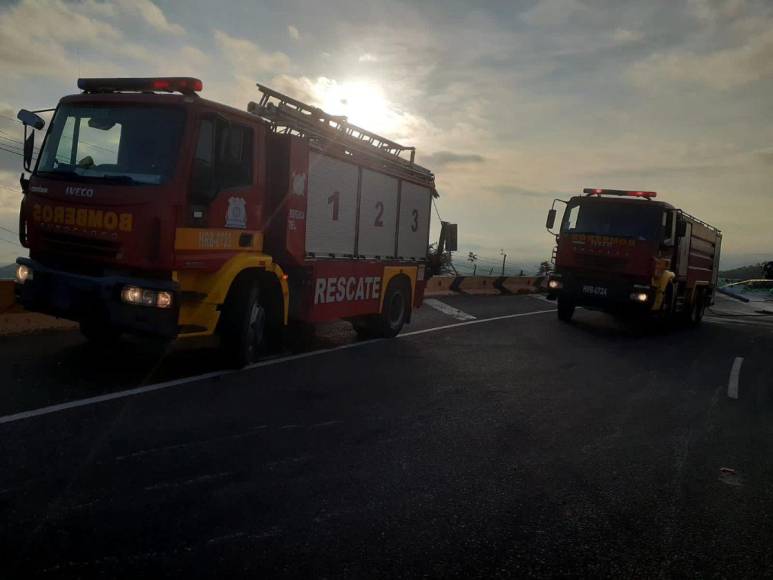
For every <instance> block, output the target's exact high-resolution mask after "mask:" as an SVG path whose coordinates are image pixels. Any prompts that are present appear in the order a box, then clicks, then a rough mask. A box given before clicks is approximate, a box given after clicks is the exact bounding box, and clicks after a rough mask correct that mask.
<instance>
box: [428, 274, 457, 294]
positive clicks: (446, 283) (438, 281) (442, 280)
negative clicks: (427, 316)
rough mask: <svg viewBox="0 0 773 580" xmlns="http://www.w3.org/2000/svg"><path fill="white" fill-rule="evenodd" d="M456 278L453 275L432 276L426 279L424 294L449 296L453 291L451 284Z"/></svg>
mask: <svg viewBox="0 0 773 580" xmlns="http://www.w3.org/2000/svg"><path fill="white" fill-rule="evenodd" d="M455 279H456V278H455V277H454V276H433V277H432V278H430V279H429V280H428V281H427V287H426V288H425V289H424V295H425V296H450V295H451V294H454V293H455V292H454V291H453V290H452V289H451V285H452V284H453V283H454V280H455Z"/></svg>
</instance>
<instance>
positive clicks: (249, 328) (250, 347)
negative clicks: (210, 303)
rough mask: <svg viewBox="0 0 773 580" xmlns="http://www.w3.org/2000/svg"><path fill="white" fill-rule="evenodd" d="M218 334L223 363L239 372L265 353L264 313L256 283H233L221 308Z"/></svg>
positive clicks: (246, 281) (251, 281)
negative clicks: (226, 362)
mask: <svg viewBox="0 0 773 580" xmlns="http://www.w3.org/2000/svg"><path fill="white" fill-rule="evenodd" d="M219 332H220V336H221V339H222V348H223V352H224V354H225V357H226V360H227V361H228V362H229V363H230V364H231V365H232V366H234V367H236V368H241V367H243V366H246V365H249V364H252V363H254V362H256V361H257V360H258V359H259V358H260V356H261V354H263V352H264V350H265V334H266V311H265V309H264V308H263V306H262V305H261V303H260V290H259V288H258V284H257V282H255V281H254V280H250V279H244V280H240V281H237V282H236V287H234V288H233V289H232V290H231V292H230V293H229V295H228V299H227V301H226V303H225V305H224V307H223V313H222V315H221V319H220V326H219Z"/></svg>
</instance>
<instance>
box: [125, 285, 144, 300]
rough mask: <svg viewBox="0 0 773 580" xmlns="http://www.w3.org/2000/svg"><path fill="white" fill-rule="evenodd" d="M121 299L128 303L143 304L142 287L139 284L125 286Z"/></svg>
mask: <svg viewBox="0 0 773 580" xmlns="http://www.w3.org/2000/svg"><path fill="white" fill-rule="evenodd" d="M121 300H123V301H124V302H126V303H127V304H142V289H141V288H137V286H124V287H123V290H121Z"/></svg>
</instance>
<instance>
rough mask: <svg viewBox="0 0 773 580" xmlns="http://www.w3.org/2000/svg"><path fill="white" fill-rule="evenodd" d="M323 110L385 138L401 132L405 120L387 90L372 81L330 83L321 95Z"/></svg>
mask: <svg viewBox="0 0 773 580" xmlns="http://www.w3.org/2000/svg"><path fill="white" fill-rule="evenodd" d="M321 97H322V98H321V101H322V109H323V110H324V111H325V112H327V113H330V114H331V115H344V116H346V117H347V119H348V120H349V122H350V123H353V124H355V125H357V126H359V127H361V128H363V129H366V130H368V131H372V132H374V133H379V134H382V135H383V136H384V137H389V135H390V134H392V135H394V134H396V133H397V132H399V130H400V125H401V117H400V115H399V114H398V113H397V112H396V111H395V110H394V109H393V108H392V107H391V106H390V103H389V101H388V100H387V98H386V96H385V95H384V92H383V90H382V89H381V87H380V86H378V85H377V84H375V83H373V82H370V81H361V80H358V81H344V82H342V83H335V82H334V83H330V84H329V85H327V86H326V87H325V88H324V90H323V94H322V95H321Z"/></svg>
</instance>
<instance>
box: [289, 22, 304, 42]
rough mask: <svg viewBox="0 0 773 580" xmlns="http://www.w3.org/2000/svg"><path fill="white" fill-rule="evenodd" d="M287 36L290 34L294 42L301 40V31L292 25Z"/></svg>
mask: <svg viewBox="0 0 773 580" xmlns="http://www.w3.org/2000/svg"><path fill="white" fill-rule="evenodd" d="M287 34H289V35H290V38H292V39H293V40H300V39H301V33H300V31H299V30H298V29H297V28H296V27H295V26H293V25H292V24H290V25H289V26H288V27H287Z"/></svg>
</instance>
